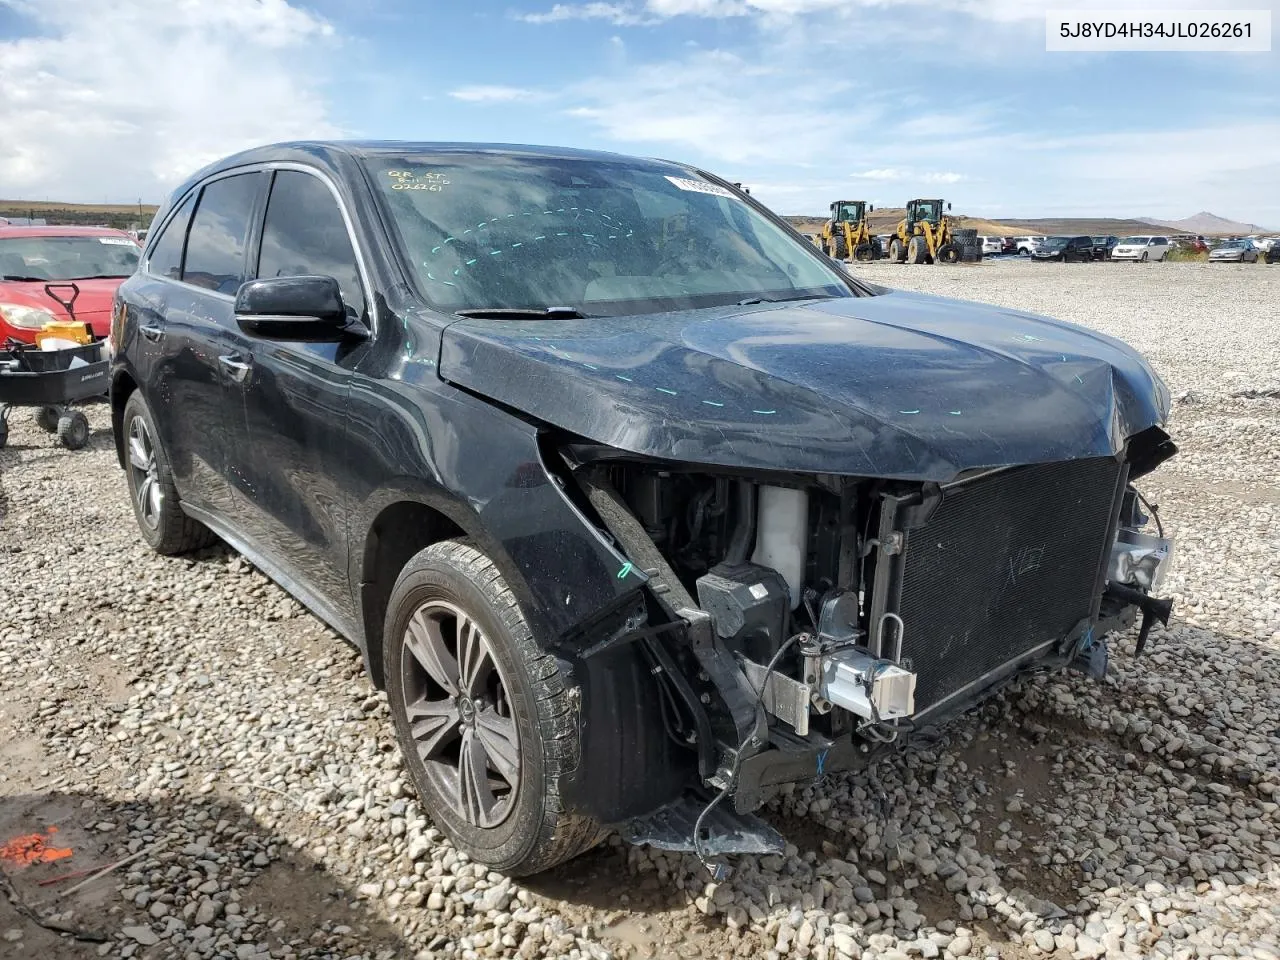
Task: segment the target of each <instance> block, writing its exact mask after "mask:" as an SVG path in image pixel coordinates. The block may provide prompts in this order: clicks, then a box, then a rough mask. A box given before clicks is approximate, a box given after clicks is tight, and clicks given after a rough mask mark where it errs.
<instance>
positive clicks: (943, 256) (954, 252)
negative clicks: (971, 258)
mask: <svg viewBox="0 0 1280 960" xmlns="http://www.w3.org/2000/svg"><path fill="white" fill-rule="evenodd" d="M937 261H938V262H939V263H959V262H960V248H959V247H957V246H956V245H955V244H954V243H944V244H943V245H942V246H940V247H939V248H938V256H937Z"/></svg>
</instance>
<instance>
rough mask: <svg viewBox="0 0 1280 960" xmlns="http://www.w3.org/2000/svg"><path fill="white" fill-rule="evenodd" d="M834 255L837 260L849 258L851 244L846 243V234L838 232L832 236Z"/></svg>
mask: <svg viewBox="0 0 1280 960" xmlns="http://www.w3.org/2000/svg"><path fill="white" fill-rule="evenodd" d="M831 249H832V251H833V252H832V254H831V255H832V256H833V257H835V258H836V259H837V260H845V259H848V256H849V245H848V244H847V243H845V239H844V234H843V233H837V234H835V235H834V236H833V237H832V238H831Z"/></svg>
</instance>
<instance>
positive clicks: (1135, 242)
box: [1120, 237, 1151, 247]
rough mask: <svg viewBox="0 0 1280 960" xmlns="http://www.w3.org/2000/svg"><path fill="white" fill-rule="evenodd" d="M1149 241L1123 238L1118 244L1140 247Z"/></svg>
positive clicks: (1144, 238)
mask: <svg viewBox="0 0 1280 960" xmlns="http://www.w3.org/2000/svg"><path fill="white" fill-rule="evenodd" d="M1150 239H1151V238H1150V237H1125V238H1124V239H1123V240H1121V241H1120V243H1122V244H1125V245H1127V246H1131V247H1142V246H1146V243H1147V241H1148V240H1150Z"/></svg>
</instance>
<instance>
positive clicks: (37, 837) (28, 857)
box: [0, 827, 72, 867]
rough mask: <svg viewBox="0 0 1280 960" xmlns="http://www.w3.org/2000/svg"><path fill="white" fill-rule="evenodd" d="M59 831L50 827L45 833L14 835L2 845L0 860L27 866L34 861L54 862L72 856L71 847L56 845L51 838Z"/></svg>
mask: <svg viewBox="0 0 1280 960" xmlns="http://www.w3.org/2000/svg"><path fill="white" fill-rule="evenodd" d="M57 832H58V828H57V827H48V828H46V831H45V833H44V834H39V833H29V834H27V835H26V836H23V837H14V838H13V839H12V840H10V841H9V842H8V843H6V844H5V845H4V846H3V847H0V861H4V862H5V863H12V864H14V865H16V866H19V867H27V866H30V865H31V864H33V863H53V862H54V861H55V860H65V859H66V858H67V857H69V856H71V853H72V851H71V848H70V847H54V846H51V845H50V844H49V842H48V841H49V838H50V837H52V836H53V835H54V834H55V833H57Z"/></svg>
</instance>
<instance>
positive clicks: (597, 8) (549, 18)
mask: <svg viewBox="0 0 1280 960" xmlns="http://www.w3.org/2000/svg"><path fill="white" fill-rule="evenodd" d="M516 19H517V20H523V21H525V22H526V23H559V22H560V21H562V20H607V21H608V22H610V23H612V24H615V25H617V26H620V27H633V26H638V25H641V24H647V23H654V22H656V21H654V19H653V18H652V17H646V16H644V15H643V14H641V13H640V12H639V11H638V10H637V9H636V8H634V7H632V6H631V5H630V4H625V3H600V2H594V3H557V4H556V5H555V6H553V7H552V8H551V9H550V10H546V11H544V12H542V13H521V14H517V15H516Z"/></svg>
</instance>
